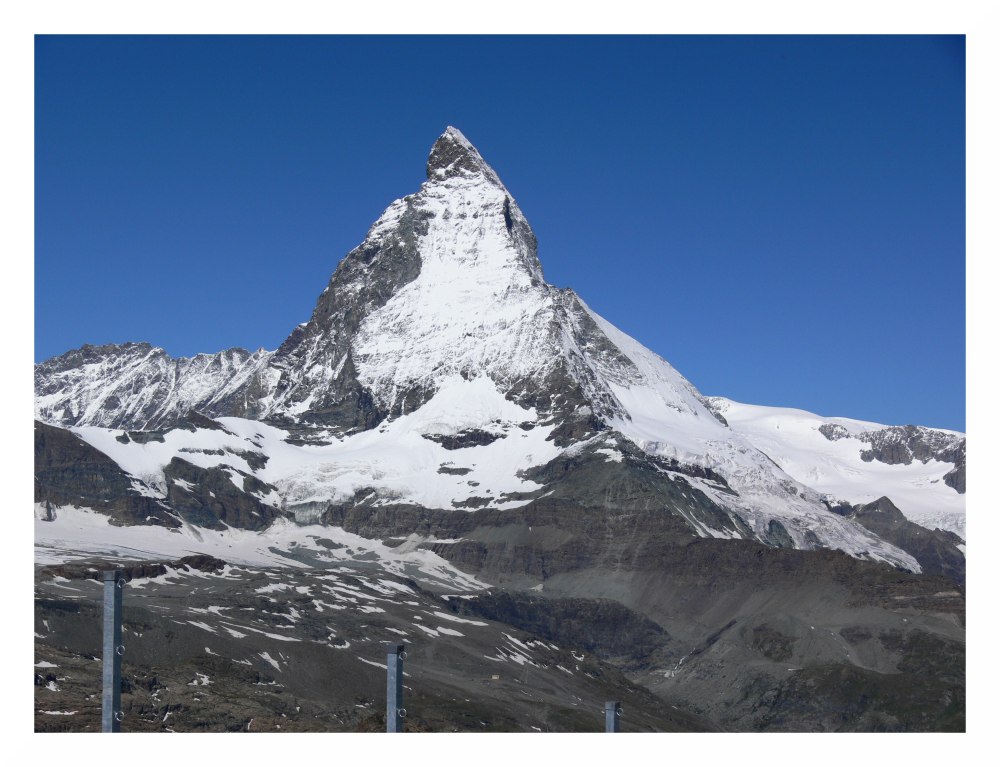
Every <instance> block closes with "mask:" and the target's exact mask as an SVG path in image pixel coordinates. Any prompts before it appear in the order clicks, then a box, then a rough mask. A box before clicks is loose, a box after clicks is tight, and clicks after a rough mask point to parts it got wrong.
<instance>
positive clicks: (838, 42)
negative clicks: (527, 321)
mask: <svg viewBox="0 0 1000 767" xmlns="http://www.w3.org/2000/svg"><path fill="white" fill-rule="evenodd" d="M964 61H965V48H964V41H963V38H961V37H905V36H896V37H878V36H865V37H628V38H621V37H559V38H551V37H507V38H504V37H391V38H390V37H351V38H340V37H286V38H270V37H221V38H220V37H210V36H207V37H206V36H203V37H186V38H184V37H182V38H171V37H39V38H36V69H35V76H36V86H35V92H36V124H35V131H36V133H35V135H36V144H35V153H36V154H35V157H36V166H35V167H36V189H35V206H36V207H35V216H36V218H35V244H36V250H35V359H36V361H40V360H43V359H46V358H48V357H51V356H53V355H56V354H61V353H62V352H65V351H67V350H69V349H72V348H76V347H78V346H80V345H82V344H84V343H94V344H99V343H109V342H122V341H128V340H135V341H149V342H151V343H153V344H156V345H159V346H162V347H164V348H165V349H166V350H167V351H168V352H170V353H171V354H173V355H191V354H194V353H197V352H202V351H206V352H213V351H218V350H219V349H223V348H228V347H232V346H242V347H245V348H250V349H255V348H258V347H261V346H263V347H265V348H268V349H273V348H276V347H277V346H278V345H279V344H280V343H281V341H282V340H283V339H284V337H285V336H286V335H287V334H288V333H289V332H290V331H291V329H292V328H293V327H294V326H295V325H296V324H297V323H299V322H303V321H305V320H306V319H308V317H309V315H310V313H311V311H312V308H313V304H314V303H315V300H316V298H317V296H318V295H319V293H320V291H322V290H323V288H324V287H325V286H326V283H327V281H328V279H329V277H330V274H331V273H332V272H333V270H334V268H335V267H336V265H337V263H338V261H339V260H340V259H341V258H342V257H343V256H344V254H346V253H347V252H348V251H349V250H350V249H351V248H353V247H354V246H355V245H357V244H358V243H359V242H360V241H361V240H362V239H363V237H364V235H365V232H366V231H367V229H368V227H369V225H370V224H371V223H372V222H373V221H374V219H375V218H376V217H377V216H378V215H379V214H380V213H381V212H382V210H383V209H384V208H385V206H386V205H388V204H389V203H390V202H391V201H392V200H393V199H395V198H397V197H401V196H403V195H405V194H408V193H410V192H413V191H415V190H416V189H417V188H418V186H419V184H420V183H421V181H422V180H423V178H424V163H425V161H426V156H427V153H428V151H429V149H430V146H431V144H432V143H433V141H434V139H435V138H436V137H437V136H438V135H439V134H440V133H441V132H442V130H443V129H444V128H445V126H446V125H449V124H450V125H455V126H456V127H458V128H459V129H460V130H462V131H463V132H464V133H465V135H466V136H467V137H468V138H469V139H470V140H471V141H472V142H473V143H474V144H476V146H477V147H478V148H479V150H480V151H481V152H482V154H483V155H484V157H485V158H486V160H487V161H488V162H489V163H490V164H491V165H493V167H494V168H495V169H496V170H497V172H498V173H499V174H500V177H501V178H502V179H503V180H504V183H505V184H506V185H507V187H508V188H509V189H510V190H511V192H512V194H513V195H514V196H515V197H516V198H517V200H518V202H519V204H520V206H521V208H522V210H523V211H524V212H525V214H526V215H527V217H528V220H529V221H530V222H531V224H532V226H533V228H534V230H535V233H536V234H537V235H538V239H539V257H540V259H541V261H542V265H543V267H544V269H545V274H546V277H547V279H548V280H549V282H551V283H553V284H555V285H557V286H559V287H567V286H568V287H572V288H573V289H575V290H576V291H577V292H578V293H579V294H580V295H581V296H582V297H583V298H584V300H585V301H587V302H588V304H590V306H591V307H592V308H594V309H595V310H596V311H597V312H599V313H600V314H602V315H603V316H604V317H606V318H607V319H608V320H610V321H611V322H613V323H614V324H615V325H617V326H618V327H620V328H622V329H623V330H625V331H626V332H628V333H629V334H631V335H632V336H634V337H635V338H637V339H638V340H640V341H641V342H642V343H644V344H645V345H646V346H648V347H650V348H651V349H653V350H655V351H656V352H658V353H659V354H661V355H662V356H663V357H665V358H666V359H667V360H669V361H670V362H671V363H672V364H673V365H674V366H675V367H676V368H677V369H678V370H680V372H681V373H683V374H684V375H685V376H687V377H688V378H689V379H690V380H691V381H692V383H694V384H695V386H697V387H698V388H699V389H700V390H701V391H702V392H703V393H705V394H709V395H724V396H728V397H731V398H733V399H736V400H740V401H744V402H751V403H755V404H765V405H781V406H788V407H800V408H804V409H807V410H811V411H813V412H817V413H820V414H823V415H841V416H850V417H854V418H862V419H867V420H874V421H880V422H883V423H919V424H924V425H929V426H939V427H945V428H953V429H960V430H964V428H965V64H964Z"/></svg>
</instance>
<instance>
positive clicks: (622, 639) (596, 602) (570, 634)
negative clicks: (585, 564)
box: [447, 591, 670, 671]
mask: <svg viewBox="0 0 1000 767" xmlns="http://www.w3.org/2000/svg"><path fill="white" fill-rule="evenodd" d="M447 607H448V609H449V610H451V611H452V612H455V613H456V614H457V615H464V616H478V617H482V618H487V619H489V620H493V621H497V622H499V623H506V624H508V625H510V626H514V627H515V628H518V629H521V630H523V631H527V632H529V633H531V634H533V635H535V636H537V637H540V638H542V639H547V640H549V641H552V642H556V643H558V644H562V645H565V646H567V647H573V648H576V649H578V650H583V651H586V652H589V653H594V654H595V655H597V656H598V657H600V658H603V659H605V660H611V661H613V662H615V663H616V664H617V665H619V666H620V667H622V668H624V669H625V670H626V671H628V670H632V669H637V668H642V667H644V666H645V665H647V664H648V663H649V662H650V656H651V655H653V654H654V653H656V652H658V651H660V650H662V649H663V647H664V645H667V644H669V642H670V636H669V634H667V632H666V631H664V630H663V629H662V628H661V627H660V626H658V625H657V624H655V623H653V622H652V621H651V620H649V619H648V618H645V617H643V616H642V615H639V614H638V613H635V612H633V611H632V610H629V609H628V608H627V607H624V606H623V605H621V604H619V603H618V602H614V601H611V600H609V599H546V598H544V597H536V596H529V595H528V594H525V593H521V592H508V591H500V592H493V591H488V592H486V593H483V594H478V595H476V596H475V597H472V598H469V599H451V600H449V601H448V602H447Z"/></svg>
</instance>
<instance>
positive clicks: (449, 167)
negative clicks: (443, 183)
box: [427, 125, 503, 186]
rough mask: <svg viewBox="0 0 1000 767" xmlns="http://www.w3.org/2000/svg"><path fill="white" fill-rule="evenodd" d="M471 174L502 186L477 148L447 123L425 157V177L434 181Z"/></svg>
mask: <svg viewBox="0 0 1000 767" xmlns="http://www.w3.org/2000/svg"><path fill="white" fill-rule="evenodd" d="M472 175H481V176H483V177H484V178H486V179H487V180H489V181H491V182H492V183H494V184H497V185H499V186H503V184H502V183H501V181H500V177H499V176H497V174H496V171H494V170H493V168H491V167H490V166H489V164H487V162H486V160H484V159H483V156H482V155H481V154H479V150H478V149H476V148H475V147H474V146H473V145H472V143H471V142H470V141H469V140H468V139H467V138H466V137H465V136H464V135H463V134H462V131H460V130H459V129H458V128H453V127H452V126H450V125H449V126H448V127H447V128H446V129H445V131H444V133H442V134H441V135H440V136H439V137H438V139H437V141H435V142H434V146H433V147H431V154H430V157H428V158H427V178H428V179H429V180H431V181H436V180H440V179H445V178H455V177H462V176H472Z"/></svg>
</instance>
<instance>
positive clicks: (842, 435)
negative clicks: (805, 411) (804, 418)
mask: <svg viewBox="0 0 1000 767" xmlns="http://www.w3.org/2000/svg"><path fill="white" fill-rule="evenodd" d="M819 433H820V434H822V435H823V436H824V437H826V438H827V439H828V440H830V441H831V442H836V441H837V440H838V439H846V438H847V437H850V436H851V433H850V432H849V431H847V429H846V428H844V427H843V426H841V425H840V424H839V423H825V424H823V425H822V426H820V427H819Z"/></svg>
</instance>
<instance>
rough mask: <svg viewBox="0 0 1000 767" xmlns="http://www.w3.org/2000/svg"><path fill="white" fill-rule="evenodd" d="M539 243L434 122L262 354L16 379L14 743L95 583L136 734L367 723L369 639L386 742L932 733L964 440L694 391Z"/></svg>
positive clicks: (76, 669)
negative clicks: (19, 384)
mask: <svg viewBox="0 0 1000 767" xmlns="http://www.w3.org/2000/svg"><path fill="white" fill-rule="evenodd" d="M538 249H539V248H538V243H537V240H536V238H535V235H534V233H533V232H532V229H531V226H530V225H529V223H528V221H527V218H526V217H525V215H524V213H523V212H522V211H521V209H520V207H519V206H518V204H517V202H516V200H515V198H514V196H513V195H512V194H511V193H510V191H509V190H508V189H507V188H506V187H505V186H504V184H503V182H502V181H501V180H500V177H499V176H498V174H497V173H496V172H495V171H494V170H493V168H491V167H490V166H489V165H488V164H487V163H486V161H485V160H484V159H483V157H482V155H481V154H480V153H479V151H478V150H477V149H476V148H475V147H474V146H473V145H472V144H471V143H470V142H469V141H468V140H467V139H466V138H465V137H464V136H463V135H462V134H461V133H460V132H459V131H458V130H456V129H455V128H448V129H447V130H446V131H445V132H444V133H443V134H442V135H441V136H440V137H439V138H438V139H437V141H436V142H435V143H434V145H433V147H432V149H431V153H430V157H429V159H428V162H427V180H426V181H425V182H424V183H423V184H422V185H421V187H420V189H419V190H417V191H416V192H414V193H413V194H410V195H407V196H405V197H402V198H400V199H398V200H396V201H395V202H393V203H392V204H391V205H390V206H389V207H388V208H387V209H386V210H385V211H384V212H383V213H382V215H381V216H380V217H379V218H378V219H377V220H376V221H375V223H374V224H373V225H372V226H371V228H370V229H369V231H368V234H367V236H366V237H365V240H364V242H362V243H361V244H360V245H358V246H357V247H356V248H355V249H354V250H352V251H351V252H350V253H348V254H347V255H346V256H345V257H344V258H343V259H342V260H341V261H340V263H339V264H338V265H337V267H336V270H335V271H334V273H333V275H332V277H331V278H330V282H329V284H328V285H327V286H326V288H325V289H324V290H323V291H322V293H321V294H320V296H319V298H318V300H317V302H316V306H315V308H314V309H313V312H312V315H311V317H310V318H309V320H308V321H307V322H305V323H303V324H301V325H299V326H298V327H296V328H294V329H293V330H292V332H291V333H290V334H289V335H288V337H287V338H286V340H285V341H284V342H283V343H282V344H281V345H280V346H279V347H278V349H276V350H274V351H267V350H264V349H260V350H258V351H256V352H248V351H245V350H243V349H229V350H226V351H223V352H219V353H216V354H200V355H197V356H195V357H192V358H172V357H170V356H169V355H168V354H167V353H166V352H165V351H164V350H163V349H160V348H158V347H154V346H152V345H150V344H148V343H127V344H120V345H104V346H84V347H82V348H80V349H77V350H74V351H70V352H67V353H66V354H63V355H61V356H59V357H55V358H53V359H50V360H47V361H45V362H42V363H40V364H38V365H36V366H35V393H36V398H35V416H36V427H35V520H36V522H35V546H36V563H37V564H36V654H37V660H36V695H35V700H36V729H38V730H52V729H63V730H86V729H94V728H95V727H96V726H97V723H98V721H99V700H100V696H99V694H97V695H96V696H95V693H99V664H96V663H94V662H93V660H92V658H93V657H95V656H97V655H99V651H100V637H99V633H98V629H99V624H98V622H97V615H98V600H99V596H100V595H99V588H98V584H96V583H94V582H93V577H94V575H95V573H96V571H97V570H100V569H102V568H106V567H109V566H117V567H124V568H130V572H131V573H132V575H133V579H132V581H131V584H130V587H129V590H128V594H129V597H128V599H127V609H126V613H125V624H126V635H128V634H129V633H130V632H131V634H132V635H134V636H135V637H136V640H137V641H136V642H135V651H134V653H133V654H131V655H126V657H125V659H124V669H125V677H126V680H125V686H126V688H127V689H125V690H124V691H123V701H124V704H123V706H124V708H125V711H126V720H125V722H131V724H132V727H133V729H136V730H166V729H178V730H227V729H235V730H249V729H251V728H253V729H274V730H377V729H381V728H382V727H384V719H382V720H380V719H379V713H378V712H379V710H380V709H379V706H383V708H384V695H385V693H384V684H383V683H384V674H385V670H384V668H382V667H384V665H385V658H384V657H381V656H380V652H381V651H380V650H379V647H380V645H379V643H380V642H382V641H390V640H392V641H401V642H404V643H406V644H407V645H408V647H409V649H408V650H407V652H408V653H410V658H411V660H410V661H409V664H408V666H407V672H408V674H412V675H413V676H412V681H408V682H407V684H408V685H410V687H412V695H413V696H414V705H413V706H412V707H408V708H409V710H410V712H411V713H410V715H409V719H408V720H407V726H408V727H410V728H411V729H415V730H421V729H423V730H445V731H451V730H482V729H487V730H489V729H494V730H497V729H499V730H514V731H529V732H530V731H535V730H548V731H559V730H565V731H577V730H579V731H585V730H588V729H601V722H600V717H599V716H591V714H590V713H584V712H590V711H591V710H592V709H593V710H594V711H596V710H597V708H599V707H600V706H601V705H603V700H604V699H609V700H610V699H626V698H627V699H628V700H629V701H631V704H630V705H629V706H628V708H629V710H630V711H631V712H632V714H631V718H630V717H626V718H625V719H624V720H623V729H626V730H628V729H629V728H632V729H635V730H644V731H670V730H674V731H678V730H712V729H718V730H754V731H758V730H789V731H792V730H798V731H826V730H909V731H926V730H955V729H964V689H965V683H964V677H965V675H964V588H965V505H964V491H965V436H964V435H963V434H959V433H956V432H948V431H943V430H937V429H929V428H925V427H918V426H912V425H907V426H889V425H884V424H874V423H868V422H862V421H857V420H853V419H849V418H827V417H822V416H818V415H814V414H811V413H806V412H804V411H799V410H791V409H784V408H769V407H759V406H753V405H745V404H741V403H737V402H733V401H732V400H728V399H725V398H722V397H711V398H709V397H705V396H703V395H702V394H701V393H700V392H699V391H698V390H697V389H696V388H695V387H694V386H693V385H692V384H691V383H690V382H689V381H687V380H686V379H685V378H684V377H683V376H682V375H681V374H680V373H679V372H678V371H676V370H675V369H674V368H673V367H672V366H671V365H670V364H669V363H668V362H666V361H665V360H664V359H663V358H661V357H660V356H659V355H657V354H656V353H654V352H652V351H650V350H649V349H646V348H645V347H643V346H642V345H641V344H639V343H638V342H636V341H635V340H634V339H632V338H630V337H629V336H627V335H626V334H624V333H623V332H621V331H620V330H618V329H617V328H615V327H614V326H613V325H611V324H610V323H609V322H607V321H606V320H605V319H604V318H602V317H600V316H599V315H597V314H596V313H595V312H593V311H592V310H591V309H590V308H589V307H588V306H587V305H586V304H585V303H584V301H583V300H582V299H581V298H580V297H579V296H577V295H576V294H575V293H574V292H573V291H572V290H570V289H560V288H556V287H554V286H552V285H550V284H548V283H547V282H546V281H545V278H544V275H543V271H542V266H541V263H540V261H539V258H538ZM191 557H195V559H194V560H192V559H191ZM199 557H200V558H199ZM205 562H209V565H210V566H209V565H205ZM199 568H200V569H199ZM402 605H406V606H405V607H402ZM269 616H270V617H269ZM380 664H381V666H380ZM588 664H589V665H588ZM46 669H50V670H46ZM60 669H62V670H60ZM68 670H72V673H67V671H68ZM330 674H335V675H336V676H337V678H339V679H347V680H350V682H349V683H348V684H344V685H330V684H321V683H320V680H321V679H322V678H324V676H323V675H330ZM380 675H381V676H380ZM50 677H51V678H50ZM189 677H190V678H189ZM71 679H72V682H71V681H70V680H71ZM380 685H382V686H381V687H380ZM189 688H190V689H189ZM261 688H264V689H261ZM380 690H381V693H380V692H379V691H380ZM817 692H818V693H820V694H819V695H817ZM380 694H381V695H382V696H383V697H382V698H381V703H380V702H379V701H380V698H379V695H380ZM95 707H96V708H95ZM598 713H599V712H598ZM125 729H128V725H127V724H125V723H123V730H125Z"/></svg>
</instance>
